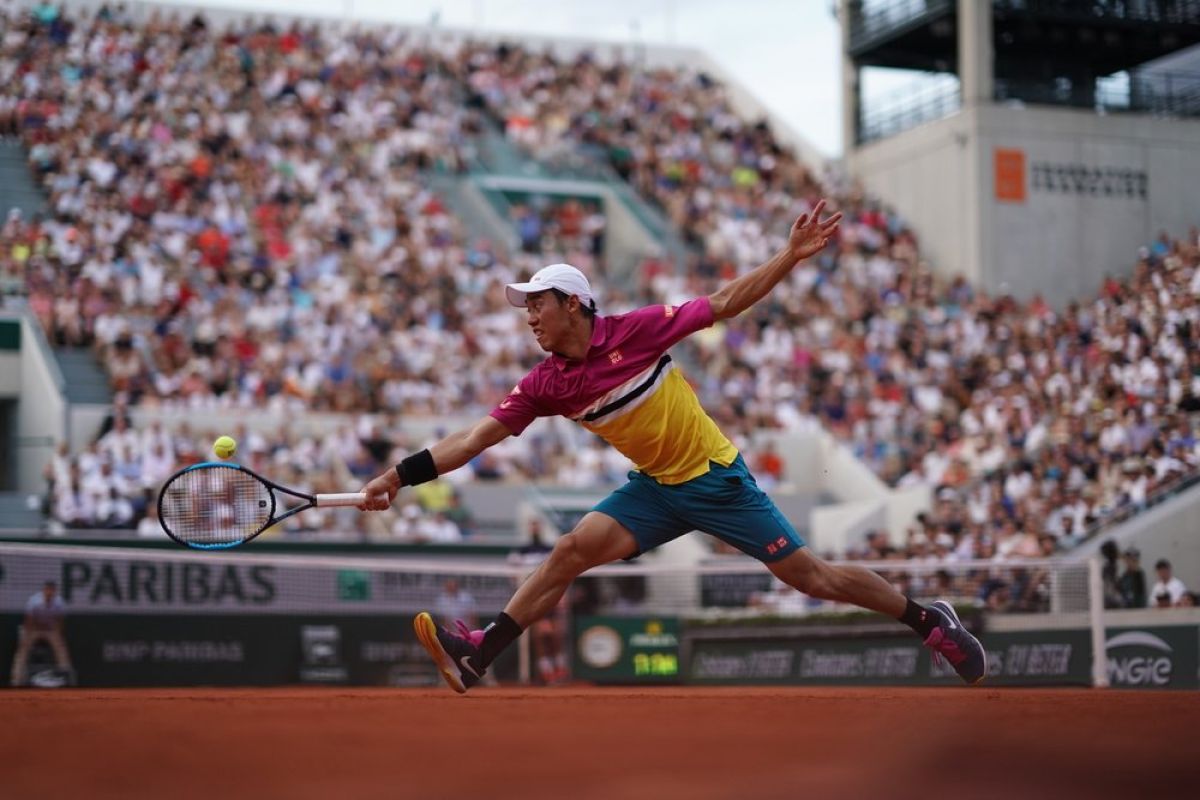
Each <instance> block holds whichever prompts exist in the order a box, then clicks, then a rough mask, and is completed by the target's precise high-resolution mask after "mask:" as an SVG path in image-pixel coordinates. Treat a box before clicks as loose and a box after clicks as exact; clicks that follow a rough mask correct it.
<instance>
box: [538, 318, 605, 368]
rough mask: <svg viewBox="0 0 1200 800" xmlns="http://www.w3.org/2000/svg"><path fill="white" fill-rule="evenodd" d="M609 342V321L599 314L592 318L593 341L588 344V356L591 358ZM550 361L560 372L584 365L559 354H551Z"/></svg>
mask: <svg viewBox="0 0 1200 800" xmlns="http://www.w3.org/2000/svg"><path fill="white" fill-rule="evenodd" d="M607 341H608V320H607V319H606V318H604V317H602V316H600V315H599V314H597V315H596V316H595V317H593V318H592V340H591V342H589V343H588V352H587V354H588V355H589V356H590V355H591V354H592V353H593V352H594V351H595V350H597V349H598V348H601V347H604V344H605V343H606V342H607ZM584 360H585V361H586V360H587V358H586V356H585V357H584ZM550 361H551V363H553V364H554V366H555V367H557V368H558V371H559V372H562V371H563V370H564V369H566V368H567V367H568V366H571V365H572V364H576V363H582V362H576V361H572V360H570V359H566V358H563V357H562V356H560V355H559V354H558V353H551V354H550Z"/></svg>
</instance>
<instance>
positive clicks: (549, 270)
mask: <svg viewBox="0 0 1200 800" xmlns="http://www.w3.org/2000/svg"><path fill="white" fill-rule="evenodd" d="M547 289H558V290H559V291H560V292H563V293H564V294H566V295H567V296H568V297H570V296H571V295H575V296H576V297H578V298H579V302H580V303H582V304H583V305H584V306H591V307H592V308H595V307H596V299H595V297H594V296H593V295H592V286H591V284H590V283H588V279H587V278H585V277H584V275H583V273H582V272H580V271H579V270H577V269H575V267H572V266H571V265H570V264H551V265H550V266H548V267H542V268H541V269H539V270H538V271H537V272H535V273H534V274H533V277H532V278H530V279H529V282H528V283H509V284H505V286H504V294H505V296H506V297H507V298H508V302H510V303H512V304H513V305H514V306H516V307H517V308H524V307H525V296H526V295H529V294H533V293H534V292H544V291H546V290H547Z"/></svg>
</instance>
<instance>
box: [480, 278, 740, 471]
mask: <svg viewBox="0 0 1200 800" xmlns="http://www.w3.org/2000/svg"><path fill="white" fill-rule="evenodd" d="M712 324H713V313H712V307H711V306H710V305H709V303H708V298H707V297H700V298H697V299H695V300H689V301H688V302H686V303H684V304H683V305H679V306H665V305H661V306H647V307H646V308H639V309H638V310H636V311H631V312H629V313H628V314H617V315H615V316H611V317H601V316H597V317H596V318H595V320H594V323H593V325H594V327H593V329H592V341H591V346H590V347H589V348H588V352H587V356H586V357H585V358H584V359H583V360H579V361H574V360H568V359H565V358H563V357H561V356H558V355H551V356H550V357H548V358H547V359H546V360H545V361H542V362H541V363H540V364H538V365H537V366H536V367H534V368H533V369H532V370H531V371H530V372H529V374H528V375H526V376H525V377H524V378H522V379H521V382H520V383H518V384H517V385H516V387H515V388H514V389H513V390H512V392H511V393H510V394H509V395H508V397H507V398H505V399H504V401H503V402H501V403H500V405H498V406H497V407H496V408H494V409H493V410H492V414H491V415H492V417H494V418H495V419H497V420H498V421H499V422H501V423H502V424H503V425H504V426H505V427H506V428H508V429H509V430H510V431H512V433H513V435H514V436H519V435H520V434H521V432H522V431H524V430H525V428H527V427H528V426H529V424H530V423H531V422H533V420H534V419H536V418H537V417H549V416H556V415H558V416H564V417H567V418H569V419H573V420H575V421H576V422H579V423H580V424H582V425H583V427H585V428H587V429H588V430H589V431H592V432H593V433H595V434H596V435H598V436H600V437H601V438H602V439H604V440H605V441H606V442H608V443H609V444H611V445H612V446H613V447H615V448H617V450H619V451H621V453H623V454H624V455H625V456H626V457H627V458H628V459H629V460H630V461H632V462H633V463H634V464H635V465H636V466H637V468H638V469H639V470H640V471H641V472H643V473H645V474H646V475H649V476H650V477H652V478H654V479H655V480H656V481H658V482H659V483H665V484H678V483H683V482H685V481H689V480H691V479H692V478H697V477H699V476H701V475H703V474H705V473H706V472H708V470H709V462H711V461H715V462H717V463H718V464H720V465H722V466H726V467H727V466H729V465H730V464H732V463H733V461H734V459H735V458H737V454H738V453H737V448H736V447H734V446H733V443H732V442H730V441H729V439H727V438H726V437H725V435H724V434H723V433H721V430H720V428H718V427H717V424H716V423H715V422H713V421H712V419H711V418H710V417H709V416H708V414H706V413H705V411H704V409H703V408H701V407H700V400H699V399H698V398H697V397H696V393H695V392H694V391H692V387H691V386H689V385H688V382H687V381H686V380H684V378H683V375H682V374H681V373H680V371H679V370H678V369H677V368H676V367H675V364H674V362H672V361H671V356H670V355H668V354H667V350H669V349H670V347H671V346H672V345H674V344H675V343H676V342H678V341H680V340H681V339H683V338H685V337H686V336H688V335H690V334H692V333H695V332H696V331H698V330H701V329H703V328H707V327H708V326H710V325H712Z"/></svg>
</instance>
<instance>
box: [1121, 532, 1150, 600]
mask: <svg viewBox="0 0 1200 800" xmlns="http://www.w3.org/2000/svg"><path fill="white" fill-rule="evenodd" d="M1122 556H1123V561H1124V562H1125V571H1124V572H1122V573H1121V577H1120V579H1119V580H1118V581H1117V588H1118V590H1119V591H1120V592H1121V605H1122V607H1123V608H1145V607H1146V573H1144V572H1143V571H1142V567H1141V563H1140V560H1141V557H1142V554H1141V553H1140V552H1138V550H1137V548H1135V547H1130V548H1127V549H1126V550H1125V552H1124V553H1123V554H1122Z"/></svg>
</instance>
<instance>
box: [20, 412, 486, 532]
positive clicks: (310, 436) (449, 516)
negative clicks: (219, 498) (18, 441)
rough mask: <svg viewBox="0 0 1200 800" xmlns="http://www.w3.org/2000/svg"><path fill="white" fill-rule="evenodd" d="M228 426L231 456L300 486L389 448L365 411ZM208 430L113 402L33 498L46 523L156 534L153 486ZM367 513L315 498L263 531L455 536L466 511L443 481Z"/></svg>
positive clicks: (348, 472) (339, 481)
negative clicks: (100, 427)
mask: <svg viewBox="0 0 1200 800" xmlns="http://www.w3.org/2000/svg"><path fill="white" fill-rule="evenodd" d="M232 433H233V436H234V438H235V439H236V440H237V442H238V452H237V455H236V458H235V459H234V460H236V461H237V462H238V463H239V464H242V465H244V466H247V467H249V468H250V469H252V470H254V471H256V472H259V473H261V474H264V475H270V476H271V479H272V480H274V481H275V482H277V483H279V484H281V485H284V486H287V487H289V488H292V489H297V490H299V491H302V492H312V493H318V492H341V491H345V490H346V486H347V484H351V485H353V482H354V481H356V480H357V481H361V482H364V483H365V482H366V480H367V479H368V478H369V477H371V476H373V475H374V474H375V473H376V472H378V470H379V469H380V468H381V465H382V464H383V463H385V462H387V461H388V459H391V460H393V461H394V460H395V459H396V458H397V457H396V454H395V453H394V452H393V448H392V445H391V443H390V441H386V440H381V439H380V438H379V429H378V424H377V423H375V422H374V421H372V420H371V419H370V418H369V417H365V416H364V417H361V418H359V419H357V420H356V421H355V422H354V424H350V423H347V424H344V425H341V426H338V427H337V428H336V430H333V431H332V432H328V433H325V432H320V431H316V430H313V431H306V432H304V433H297V431H296V429H295V428H293V427H290V426H288V425H286V424H281V425H280V426H279V427H278V428H277V429H276V430H274V431H266V432H263V431H260V430H257V429H252V428H248V427H247V426H246V425H245V424H239V425H237V426H235V427H234V428H233V429H232ZM218 435H219V434H218V432H217V431H214V430H212V429H211V428H207V427H201V426H198V425H194V424H193V423H191V422H189V421H187V420H182V421H172V422H169V423H167V424H164V423H163V422H162V421H161V420H153V421H151V422H149V423H147V424H145V425H142V426H135V425H132V424H131V423H130V421H129V416H128V415H127V414H126V413H125V410H124V409H121V408H118V409H117V412H116V413H115V414H114V415H113V416H112V417H111V418H110V419H109V421H108V422H107V423H106V425H105V429H104V432H103V433H102V434H101V435H100V436H99V437H97V438H96V439H95V440H94V441H93V442H91V443H90V444H89V445H88V446H87V447H85V448H84V449H83V450H81V451H80V452H78V453H76V454H74V455H72V454H71V453H70V451H69V449H68V447H67V445H66V443H65V442H64V443H62V444H60V445H59V447H58V448H57V450H56V452H55V454H54V456H53V458H52V459H51V460H50V462H49V463H48V464H47V465H46V469H45V473H44V478H45V480H46V492H45V494H44V495H43V498H42V503H43V506H44V511H45V513H46V516H47V519H48V520H49V523H50V525H51V529H52V530H53V531H55V532H58V531H65V530H76V531H77V530H87V529H136V530H137V532H138V534H139V535H141V536H145V537H149V538H156V537H161V536H163V535H164V533H163V531H162V529H161V527H160V525H159V523H158V516H157V511H158V509H157V496H158V490H159V488H160V487H161V486H162V485H163V482H164V481H166V479H167V478H169V477H170V476H171V475H172V474H173V473H174V472H175V471H177V470H179V469H181V468H183V467H184V466H187V465H189V464H194V463H197V462H200V461H211V460H214V456H213V454H212V453H211V447H212V443H213V441H214V440H215V439H216V437H217V436H218ZM373 519H374V518H373V517H372V516H370V515H364V514H361V513H359V512H358V511H357V510H355V509H347V508H317V509H311V510H309V511H306V512H305V513H303V514H299V515H296V516H293V517H289V518H288V519H287V520H285V521H284V522H283V523H282V524H281V526H280V527H279V528H277V529H275V530H274V531H273V534H284V535H290V534H305V533H312V532H317V531H324V532H329V531H338V532H342V533H349V534H351V535H353V536H356V537H360V538H367V539H373V540H382V541H396V542H407V543H421V542H456V541H462V540H463V539H464V538H465V537H466V536H469V535H470V533H471V518H470V515H469V513H468V512H467V511H466V509H464V508H463V507H462V504H461V502H460V497H459V495H458V493H457V492H456V490H455V489H454V487H453V486H451V485H450V484H448V483H446V482H445V481H439V482H437V483H435V484H429V485H426V486H423V487H420V489H419V490H418V491H416V492H415V493H413V495H412V496H411V498H410V499H408V500H407V502H406V503H404V504H403V505H402V506H400V507H399V508H397V509H396V512H395V514H394V519H390V520H387V521H386V522H385V523H384V524H381V525H378V526H375V527H372V521H373ZM269 535H271V534H269Z"/></svg>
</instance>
